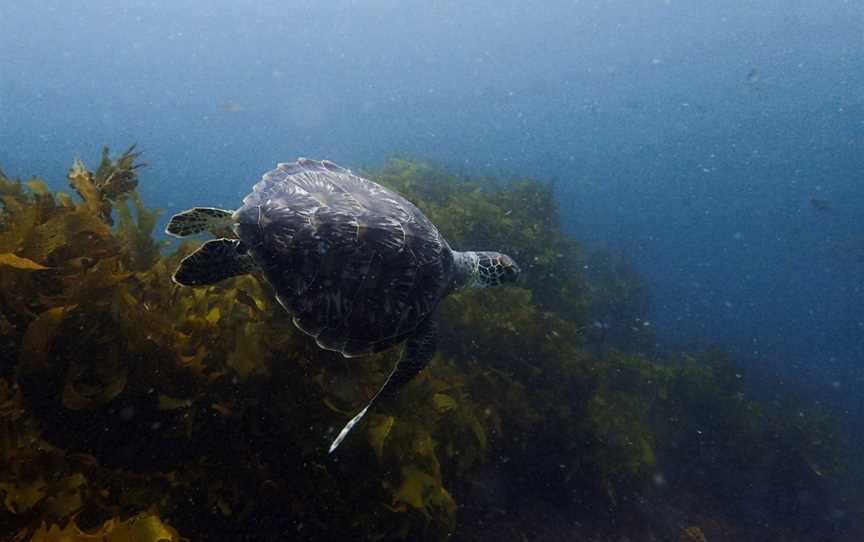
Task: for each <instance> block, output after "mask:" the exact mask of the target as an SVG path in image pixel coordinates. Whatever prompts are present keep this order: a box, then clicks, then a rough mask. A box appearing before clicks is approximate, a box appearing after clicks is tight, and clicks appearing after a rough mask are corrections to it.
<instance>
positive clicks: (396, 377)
mask: <svg viewBox="0 0 864 542" xmlns="http://www.w3.org/2000/svg"><path fill="white" fill-rule="evenodd" d="M437 338H438V325H437V323H436V322H435V320H433V319H432V318H427V319H426V320H425V321H423V322H422V323H421V324H420V325H419V326H418V327H417V330H416V331H415V332H414V335H412V336H411V337H409V338H408V340H407V341H405V347H404V349H403V350H402V356H401V357H400V358H399V361H398V362H397V363H396V367H394V368H393V372H391V373H390V376H388V377H387V381H386V382H384V385H383V386H381V389H380V390H378V393H376V394H375V397H373V398H372V399H371V400H370V401H369V403H367V404H366V406H365V407H363V410H361V411H360V412H358V413H357V415H356V416H354V417H353V418H351V420H349V421H348V423H346V424H345V427H343V428H342V430H341V431H339V434H338V435H336V438H335V439H333V444H331V445H330V453H333V451H334V450H335V449H336V448H338V447H339V445H340V444H342V441H343V440H345V437H347V436H348V433H349V432H350V431H351V430H352V429H354V426H355V425H357V423H359V422H360V420H361V419H363V416H365V415H366V412H368V411H369V409H370V408H372V407H373V406H374V405H375V404H377V403H378V402H379V401H382V400H387V399H393V398H394V397H396V394H397V392H398V391H399V390H400V389H402V388H403V387H404V386H405V384H407V383H408V382H410V381H411V379H412V378H414V376H416V375H417V373H419V372H420V371H422V370H423V368H424V367H426V366H427V365H428V364H429V362H430V361H432V357H433V356H434V355H435V348H436V344H437Z"/></svg>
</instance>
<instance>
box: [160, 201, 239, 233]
mask: <svg viewBox="0 0 864 542" xmlns="http://www.w3.org/2000/svg"><path fill="white" fill-rule="evenodd" d="M233 214H234V212H233V211H226V210H225V209H216V208H215V207H195V208H194V209H189V210H188V211H183V212H182V213H177V214H176V215H174V216H172V217H171V220H169V221H168V226H167V227H166V228H165V233H167V234H169V235H173V236H174V237H189V236H190V235H195V234H196V233H203V232H205V231H210V232H215V231H219V230H224V229H225V228H230V227H231V226H232V225H233V223H234V221H233V220H232V218H231V216H232V215H233Z"/></svg>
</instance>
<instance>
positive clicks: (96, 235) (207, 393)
mask: <svg viewBox="0 0 864 542" xmlns="http://www.w3.org/2000/svg"><path fill="white" fill-rule="evenodd" d="M136 161H137V154H135V153H134V152H133V150H131V149H130V150H129V151H127V152H126V153H124V154H123V155H121V156H120V157H119V158H117V159H116V160H112V159H111V158H110V156H109V154H108V152H107V151H106V152H105V153H104V155H103V158H102V162H101V163H100V164H99V165H98V167H97V168H96V170H95V172H91V171H90V170H88V169H87V167H86V166H85V165H84V164H82V163H81V162H80V161H75V163H74V164H73V166H72V168H71V170H70V171H69V176H68V180H69V183H70V186H71V188H72V189H73V190H74V193H72V194H71V195H68V194H62V193H56V194H55V193H52V192H51V191H49V189H48V188H47V186H46V184H45V183H44V182H42V181H41V180H39V179H35V178H34V179H30V180H27V181H23V182H20V181H13V180H10V179H8V178H7V177H6V176H4V175H2V173H0V201H2V214H0V502H2V506H0V539H3V540H10V539H11V540H16V541H21V542H26V541H59V540H71V541H91V540H92V541H96V540H112V541H119V540H132V539H134V540H138V541H142V542H151V541H156V540H180V539H181V537H185V538H186V539H190V540H290V539H300V540H389V539H399V538H409V539H411V540H440V539H446V538H448V537H452V538H453V539H458V540H472V541H477V540H649V539H656V540H690V541H699V540H712V541H713V540H769V539H772V540H799V539H807V540H815V539H828V538H830V536H829V537H828V538H826V533H827V534H828V535H830V534H831V533H832V531H831V529H832V528H833V527H835V526H836V525H837V522H838V521H840V520H841V519H842V515H843V512H842V511H843V506H844V504H843V502H842V494H841V493H840V490H839V482H838V480H839V475H840V474H842V472H843V468H844V453H845V452H844V446H843V442H842V438H841V436H840V435H839V433H838V431H837V429H836V428H835V423H834V422H833V421H832V420H831V419H830V418H828V417H825V416H818V415H814V414H811V413H806V412H802V411H800V410H798V409H795V410H794V411H789V410H784V409H773V410H772V409H770V408H768V407H766V405H763V404H760V403H759V402H757V401H754V400H751V399H749V398H748V397H747V396H746V394H745V393H744V388H743V383H742V378H741V375H740V374H739V373H738V372H736V369H735V368H734V367H733V365H732V364H730V363H729V362H728V361H726V360H724V359H723V358H722V356H720V355H719V354H717V353H708V354H700V355H693V356H683V357H677V358H674V359H648V358H646V357H644V356H643V355H640V354H639V351H640V348H639V346H640V345H650V344H651V343H652V342H653V341H652V340H651V337H650V333H649V331H648V329H647V328H645V327H644V326H640V325H639V323H638V320H637V319H638V318H640V317H642V316H644V312H645V310H646V309H647V297H646V295H645V293H644V288H643V287H642V286H641V285H640V284H639V282H638V277H637V276H636V275H635V274H633V273H632V272H630V271H628V268H627V266H626V265H625V264H623V261H622V260H621V259H620V258H617V257H615V256H612V255H609V254H601V253H597V254H586V253H585V251H583V250H582V249H581V248H580V246H579V245H578V244H577V243H576V242H574V241H573V240H572V239H570V238H569V237H567V236H566V235H564V234H562V232H561V231H560V230H559V227H558V220H557V214H556V208H555V205H554V201H553V198H552V190H551V187H550V186H548V185H546V184H543V183H540V182H536V181H532V180H527V179H522V180H515V181H512V182H508V183H498V182H495V181H492V180H485V179H484V180H478V179H474V180H472V179H463V178H457V177H455V176H453V175H450V174H448V173H446V172H443V171H440V170H437V169H435V168H431V167H428V166H426V165H423V164H422V163H419V162H417V161H412V160H405V159H395V160H392V161H391V162H389V163H388V164H387V165H386V166H385V167H383V168H382V169H380V170H377V171H374V172H371V174H372V175H373V176H374V178H376V179H378V180H380V181H381V182H383V183H384V184H386V185H388V186H391V187H393V188H396V189H397V190H399V191H400V192H402V193H403V194H406V195H407V196H408V197H409V198H410V199H412V200H413V201H415V202H416V203H417V204H418V205H419V207H420V208H421V209H423V210H424V211H425V212H426V213H427V214H428V216H429V217H430V218H431V219H432V220H433V221H434V222H435V223H436V224H437V225H438V226H439V227H440V229H441V230H442V232H443V233H444V234H445V235H446V236H447V238H448V239H449V240H450V242H451V243H452V244H453V245H454V246H455V247H459V248H476V249H484V248H489V249H496V250H501V251H504V252H507V253H509V254H511V255H512V256H513V257H514V258H515V259H516V260H517V261H518V262H520V264H521V265H522V267H523V270H524V271H525V275H526V280H525V282H524V283H523V284H522V285H521V286H520V287H512V288H501V289H497V290H488V291H464V292H461V293H458V294H456V295H454V296H452V297H451V299H449V300H447V301H446V302H445V303H444V304H443V306H442V307H441V313H442V314H441V316H442V323H443V325H442V336H443V341H442V344H441V347H440V349H439V353H438V355H437V356H436V358H435V360H434V361H433V363H432V365H431V367H430V368H429V370H427V371H426V372H425V373H423V374H422V376H420V377H419V378H417V379H416V380H415V382H413V383H412V384H410V385H409V386H408V388H406V390H405V391H404V393H403V394H402V396H401V399H400V400H399V402H398V405H397V408H394V409H393V411H392V412H377V413H375V414H374V415H371V416H370V417H369V420H368V421H367V422H366V423H365V425H363V426H362V427H360V428H358V430H356V432H355V434H353V435H352V437H351V438H349V439H348V441H346V443H345V444H344V445H343V446H342V448H341V449H340V450H339V451H338V453H337V454H335V456H328V455H327V453H326V452H327V446H328V444H329V443H330V440H331V438H332V437H333V435H334V431H335V430H337V428H339V427H341V426H342V424H343V423H344V422H345V421H346V419H347V418H348V417H349V416H351V415H352V414H353V413H354V412H356V411H357V409H358V407H360V406H361V405H362V404H363V403H365V401H366V400H367V399H368V398H369V397H370V396H371V395H372V394H373V393H374V391H375V390H376V389H377V387H378V386H379V384H380V383H381V382H382V381H383V379H384V378H385V376H386V373H387V372H388V370H389V368H390V367H391V366H392V364H393V363H394V359H395V357H396V356H397V355H398V349H397V350H395V351H390V352H386V353H383V354H380V355H377V356H374V357H371V358H368V359H362V360H345V359H343V358H341V357H340V356H339V355H336V354H333V353H328V352H324V351H321V350H320V349H318V348H317V347H316V346H315V344H314V342H313V341H311V340H310V339H308V338H307V337H305V336H304V335H302V334H300V333H299V332H297V331H296V330H295V329H294V328H293V326H292V324H291V322H290V319H289V318H288V316H287V315H286V314H285V313H284V311H283V310H282V309H281V308H279V307H278V306H277V305H276V304H275V303H274V301H273V300H272V297H271V295H270V293H269V292H268V290H267V286H266V285H264V284H262V283H261V282H259V281H258V280H257V279H255V278H253V277H251V276H248V277H240V278H235V279H232V280H229V281H225V282H224V283H222V284H219V285H218V286H213V287H206V288H197V289H196V288H181V287H177V286H175V285H174V284H172V282H171V280H170V278H169V277H170V274H171V272H172V270H173V269H174V267H175V265H176V264H177V262H178V261H179V259H180V258H181V257H182V256H183V255H185V254H188V253H189V252H190V251H191V250H192V249H193V248H194V247H195V246H196V243H186V244H182V245H180V246H179V247H177V248H176V249H174V248H172V249H170V250H169V248H168V247H166V246H164V244H163V243H164V242H163V241H161V240H159V238H158V237H154V231H153V230H154V225H155V223H156V218H157V214H158V211H156V210H152V209H150V208H148V207H146V206H145V204H144V203H143V202H142V201H141V199H140V198H139V197H138V195H137V193H136V191H135V188H136V185H137V182H138V173H139V170H138V169H137V168H136ZM252 181H253V179H250V185H251V184H252ZM201 203H202V204H215V203H219V202H201ZM598 313H602V314H603V315H604V318H606V319H608V320H610V321H614V320H616V319H617V320H618V321H619V322H623V321H625V320H626V321H629V320H632V322H631V324H632V325H627V329H624V330H623V331H621V332H615V333H617V335H616V334H615V333H613V330H612V328H611V327H610V334H609V336H608V337H607V335H606V333H605V329H604V330H603V331H604V332H603V333H598V326H597V325H596V323H592V322H593V320H594V318H596V316H595V315H596V314H598ZM622 325H625V324H622ZM604 327H605V324H604ZM771 537H774V538H771Z"/></svg>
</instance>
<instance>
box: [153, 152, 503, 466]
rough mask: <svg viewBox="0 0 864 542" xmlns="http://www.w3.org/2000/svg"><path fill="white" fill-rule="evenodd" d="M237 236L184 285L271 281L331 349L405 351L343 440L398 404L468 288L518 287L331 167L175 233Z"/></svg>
mask: <svg viewBox="0 0 864 542" xmlns="http://www.w3.org/2000/svg"><path fill="white" fill-rule="evenodd" d="M226 228H227V229H230V230H232V231H233V232H234V234H235V235H236V239H235V238H225V239H214V240H210V241H207V242H205V243H204V244H203V245H202V246H201V248H199V249H198V250H197V251H195V252H193V253H192V254H190V255H189V256H187V257H186V258H185V259H184V260H183V261H181V262H180V266H179V267H178V269H177V271H176V272H175V273H174V276H173V279H174V281H175V282H177V283H178V284H181V285H184V286H199V285H207V284H213V283H215V282H218V281H220V280H223V279H227V278H229V277H233V276H236V275H241V274H245V273H259V274H261V275H263V277H264V279H265V280H266V281H267V282H268V283H270V284H271V285H272V286H273V289H274V290H275V292H276V299H277V300H278V302H279V303H280V304H281V305H282V306H283V307H284V308H285V309H287V310H288V312H289V313H291V315H292V316H293V321H294V324H295V325H296V326H297V327H298V328H299V329H300V330H301V331H303V332H304V333H306V334H308V335H310V336H312V337H314V338H315V341H316V342H317V343H318V345H319V346H320V347H321V348H325V349H327V350H333V351H337V352H341V353H342V355H344V356H345V357H356V356H363V355H368V354H371V353H374V352H380V351H382V350H384V349H387V348H389V347H391V346H394V345H396V344H399V343H402V342H404V343H405V346H404V349H403V352H402V355H401V357H400V359H399V361H398V362H397V363H396V367H395V368H394V369H393V371H392V372H391V373H390V376H389V377H388V378H387V381H386V382H385V383H384V385H383V386H382V387H381V388H380V389H379V391H378V392H377V393H376V394H375V396H374V397H373V398H372V399H371V400H370V401H369V402H368V403H367V405H366V406H365V407H364V408H363V409H362V410H361V411H360V412H359V413H358V414H357V415H356V416H354V418H352V419H351V420H350V421H349V422H348V423H347V424H346V425H345V427H344V428H343V429H342V430H341V431H340V432H339V434H338V436H337V437H336V439H335V440H334V441H333V443H332V445H331V446H330V452H333V450H335V449H336V447H337V446H339V444H340V443H341V442H342V440H343V439H344V438H345V436H346V435H347V434H348V432H349V431H351V429H352V428H353V427H354V426H355V425H356V424H357V422H359V421H360V419H361V418H362V417H363V415H364V414H366V412H367V411H369V409H370V408H372V407H373V406H374V405H375V404H376V403H378V402H379V401H381V400H383V399H386V398H392V397H393V396H395V394H396V393H397V392H398V391H399V389H400V388H401V387H402V386H404V385H405V384H406V383H407V382H408V381H409V380H411V378H412V377H413V376H414V375H416V374H417V373H418V372H420V371H421V370H422V369H423V368H424V367H425V366H426V365H427V364H428V363H429V361H430V360H431V359H432V356H433V355H434V353H435V348H436V337H437V333H436V329H437V326H436V324H435V320H434V315H433V313H434V312H435V308H436V307H437V306H438V303H439V302H440V301H441V300H442V299H443V298H444V297H446V296H447V295H448V294H449V293H450V292H452V291H454V290H455V289H457V288H459V287H461V286H474V287H486V286H495V285H499V284H504V283H511V282H514V281H515V280H516V279H517V277H518V276H519V267H518V266H517V265H516V263H515V262H514V261H513V260H512V259H511V258H510V257H509V256H507V255H505V254H500V253H498V252H458V251H454V250H452V249H451V248H450V245H448V244H447V241H445V240H444V238H443V237H442V236H441V234H440V233H439V232H438V229H437V228H436V227H435V225H433V224H432V222H430V221H429V219H428V218H426V217H425V216H424V215H423V213H421V212H420V210H419V209H417V207H415V206H414V205H413V204H412V203H411V202H409V201H408V200H406V199H405V198H403V197H402V196H400V195H399V194H397V193H396V192H394V191H392V190H389V189H387V188H384V187H383V186H381V185H379V184H377V183H375V182H372V181H370V180H368V179H365V178H363V177H361V176H359V175H357V174H355V173H353V172H352V171H351V170H348V169H345V168H342V167H339V166H337V165H336V164H334V163H332V162H328V161H317V160H307V159H304V158H299V159H298V160H297V161H296V162H292V163H289V164H278V166H277V167H276V169H274V170H272V171H268V172H267V173H265V174H264V176H263V177H262V180H261V181H260V182H259V183H258V184H256V185H255V186H254V188H253V189H252V193H251V194H249V195H248V196H246V197H245V198H244V199H243V205H242V206H241V207H240V208H239V209H238V210H236V211H226V210H223V209H215V208H207V207H198V208H194V209H190V210H188V211H184V212H182V213H179V214H177V215H174V216H173V217H172V218H171V220H170V221H169V223H168V227H167V228H166V232H167V233H169V234H171V235H174V236H177V237H186V236H189V235H194V234H197V233H201V232H205V231H210V232H218V231H220V230H222V231H224V230H225V229H226Z"/></svg>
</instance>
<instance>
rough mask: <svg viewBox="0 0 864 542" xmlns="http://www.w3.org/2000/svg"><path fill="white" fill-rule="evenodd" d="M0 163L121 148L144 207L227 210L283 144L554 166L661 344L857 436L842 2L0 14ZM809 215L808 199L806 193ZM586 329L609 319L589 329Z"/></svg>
mask: <svg viewBox="0 0 864 542" xmlns="http://www.w3.org/2000/svg"><path fill="white" fill-rule="evenodd" d="M0 20H2V21H3V25H2V27H3V30H2V31H0V164H2V166H3V168H4V169H5V170H6V172H7V173H9V174H10V175H13V176H14V175H19V176H26V175H29V174H36V173H38V174H41V175H44V176H46V177H48V178H49V180H50V181H51V182H52V184H53V185H54V186H56V187H58V188H59V187H62V186H63V185H64V184H65V182H64V175H65V171H66V169H67V168H68V166H69V160H70V157H72V156H76V155H78V156H81V157H82V158H84V159H85V160H86V161H88V162H90V163H92V162H93V161H95V160H96V159H97V157H98V154H97V153H98V151H99V149H100V147H101V145H103V144H107V145H110V146H111V147H112V148H113V149H116V150H119V149H121V148H125V147H126V146H128V144H130V143H132V142H137V143H138V145H139V147H140V148H141V149H142V150H144V152H145V155H144V159H145V161H147V162H148V163H149V168H148V169H147V170H146V172H145V173H144V175H145V176H144V181H143V183H142V191H143V193H144V197H145V199H146V200H147V201H148V202H153V203H155V204H157V205H159V206H161V207H163V208H164V209H165V210H166V212H169V213H170V212H173V211H176V210H179V209H182V208H186V207H189V206H191V205H195V204H210V205H221V206H226V207H233V206H234V205H235V204H236V202H237V200H238V198H239V197H240V196H242V195H243V194H245V193H246V192H247V190H248V188H249V186H250V185H251V184H252V183H253V182H254V181H255V180H257V178H258V176H259V175H260V173H261V172H262V171H265V170H267V169H268V168H270V167H271V166H272V165H273V164H274V163H275V162H277V161H289V160H293V159H294V158H295V157H297V156H309V157H315V158H329V159H331V160H333V161H336V162H337V163H341V164H344V165H346V166H350V167H353V168H361V167H363V166H364V165H377V164H380V163H381V162H382V161H383V160H385V159H386V158H387V157H388V156H390V155H391V154H393V153H397V152H398V153H408V154H411V155H415V156H419V157H421V158H424V159H428V160H431V161H434V162H437V163H439V164H443V165H446V166H448V167H450V168H452V169H454V170H456V171H460V172H466V173H472V174H500V175H505V176H506V175H529V176H534V177H539V178H548V179H554V180H555V181H556V183H557V184H556V187H557V190H558V197H559V200H560V203H561V206H562V210H563V220H564V224H565V226H566V228H567V229H568V231H570V232H572V234H573V235H575V236H576V237H577V238H579V239H580V240H582V241H584V242H585V243H586V244H588V245H589V246H595V247H597V246H602V247H608V248H611V249H613V250H617V251H622V252H624V253H625V254H627V255H628V257H629V258H630V259H631V261H632V262H633V264H634V265H635V266H636V267H637V268H638V270H639V271H640V272H641V273H642V274H643V276H644V278H645V280H646V282H647V283H648V285H649V287H650V291H651V298H652V305H651V316H650V324H651V326H652V328H653V329H654V331H655V333H656V334H657V337H658V341H659V348H661V349H662V350H665V351H675V350H679V349H682V350H683V349H693V348H703V347H707V346H709V345H712V344H719V345H721V346H722V347H724V348H725V349H727V350H728V351H730V352H732V353H734V357H735V358H736V359H737V360H738V362H739V363H740V364H742V366H743V367H744V369H745V370H747V369H749V370H750V371H751V372H752V374H754V375H755V379H754V380H755V382H757V383H758V385H759V389H760V390H761V392H762V393H765V394H771V393H774V392H775V391H778V390H783V391H786V390H793V391H795V392H796V393H799V394H801V395H802V396H803V397H805V398H806V399H807V400H808V401H810V402H814V403H815V402H818V403H822V404H824V405H827V406H829V407H831V408H833V409H835V410H836V411H837V412H839V413H841V414H842V415H844V416H845V419H846V420H847V422H848V423H849V424H850V427H851V429H852V434H853V436H854V437H855V438H857V439H859V441H861V440H864V437H862V434H864V413H862V408H864V407H862V399H861V389H862V384H864V340H862V339H864V314H862V309H861V307H862V306H864V287H862V277H864V221H862V219H861V216H862V211H861V209H862V205H864V92H862V89H864V37H862V36H864V4H862V3H861V2H857V1H849V2H841V1H836V2H804V1H800V0H797V1H790V0H773V1H768V0H766V1H760V2H746V3H745V2H729V1H721V2H710V3H709V2H686V1H674V0H667V1H665V2H662V1H657V2H655V1H651V2H648V1H642V2H613V1H606V2H580V1H572V2H565V1H547V2H512V1H502V0H495V1H494V2H492V1H474V2H469V3H463V2H421V1H404V2H384V1H380V0H379V1H365V2H364V1H339V2H319V1H302V2H301V1H295V2H276V1H261V2H224V1H219V2H203V1H200V0H198V1H177V2H173V3H170V4H169V3H162V2H139V1H134V2H133V1H125V2H107V1H92V2H78V1H62V2H61V1H44V2H39V3H31V2H18V3H13V2H3V3H2V4H0ZM825 207H827V208H825ZM609 325H628V323H626V322H610V323H609Z"/></svg>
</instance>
